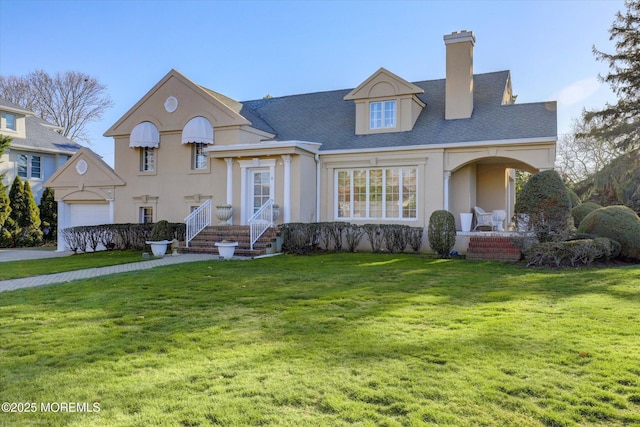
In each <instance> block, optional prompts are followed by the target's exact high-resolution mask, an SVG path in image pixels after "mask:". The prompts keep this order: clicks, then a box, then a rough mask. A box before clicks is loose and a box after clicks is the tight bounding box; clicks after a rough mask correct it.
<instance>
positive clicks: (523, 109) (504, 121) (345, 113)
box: [240, 71, 557, 151]
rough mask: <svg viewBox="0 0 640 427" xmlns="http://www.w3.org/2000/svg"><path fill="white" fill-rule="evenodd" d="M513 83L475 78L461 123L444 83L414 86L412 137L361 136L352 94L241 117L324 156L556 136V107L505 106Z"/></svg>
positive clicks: (297, 99)
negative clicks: (416, 103) (314, 146)
mask: <svg viewBox="0 0 640 427" xmlns="http://www.w3.org/2000/svg"><path fill="white" fill-rule="evenodd" d="M508 79H509V72H508V71H500V72H495V73H486V74H476V75H474V110H473V114H472V116H471V118H469V119H458V120H445V119H444V111H445V108H444V100H445V80H444V79H441V80H427V81H421V82H414V84H415V85H417V86H418V87H420V88H422V89H424V94H422V95H420V99H421V100H422V101H423V102H425V103H426V104H427V105H426V107H425V108H424V109H423V110H422V113H421V114H420V116H419V117H418V120H417V121H416V123H415V125H414V127H413V130H412V131H410V132H397V133H385V134H375V135H356V134H355V105H354V103H353V102H352V101H344V100H343V98H344V96H345V95H347V94H348V93H349V92H350V91H351V89H346V90H337V91H330V92H317V93H309V94H301V95H292V96H284V97H279V98H269V99H260V100H254V101H247V102H243V109H242V111H241V112H240V114H242V115H243V116H244V117H245V118H247V119H248V120H250V121H251V122H252V124H253V126H254V127H256V128H258V129H261V130H264V131H267V132H271V133H275V134H276V139H278V140H280V141H287V140H302V141H313V142H320V143H322V147H321V150H323V151H325V150H339V149H355V148H383V147H402V146H414V145H429V144H455V143H463V142H472V141H492V140H505V139H522V138H549V137H556V136H557V116H556V103H555V102H538V103H530V104H512V105H501V103H502V96H503V94H504V90H505V87H506V85H507V82H508Z"/></svg>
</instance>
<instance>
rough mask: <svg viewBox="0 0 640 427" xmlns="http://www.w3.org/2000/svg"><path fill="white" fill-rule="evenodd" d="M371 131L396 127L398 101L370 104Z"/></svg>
mask: <svg viewBox="0 0 640 427" xmlns="http://www.w3.org/2000/svg"><path fill="white" fill-rule="evenodd" d="M369 127H370V128H371V129H382V128H394V127H396V101H378V102H371V103H370V104H369Z"/></svg>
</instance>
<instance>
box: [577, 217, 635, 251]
mask: <svg viewBox="0 0 640 427" xmlns="http://www.w3.org/2000/svg"><path fill="white" fill-rule="evenodd" d="M578 233H585V234H590V235H593V236H598V237H608V238H609V239H612V240H615V241H617V242H619V243H620V245H621V255H622V256H623V257H626V258H630V259H635V260H640V218H638V215H637V214H636V213H635V212H634V211H633V210H631V209H630V208H628V207H626V206H607V207H605V208H601V209H597V210H595V211H593V212H591V213H590V214H588V215H587V216H586V217H585V218H584V219H583V220H582V222H581V223H580V226H579V227H578Z"/></svg>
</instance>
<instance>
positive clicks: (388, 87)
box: [344, 67, 424, 101]
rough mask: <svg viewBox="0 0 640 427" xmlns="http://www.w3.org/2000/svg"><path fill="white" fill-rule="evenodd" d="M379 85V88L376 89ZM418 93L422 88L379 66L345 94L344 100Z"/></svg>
mask: <svg viewBox="0 0 640 427" xmlns="http://www.w3.org/2000/svg"><path fill="white" fill-rule="evenodd" d="M381 86H382V87H381ZM379 87H381V88H380V89H378V90H377V91H376V89H377V88H379ZM375 92H380V93H375ZM419 93H424V90H423V89H422V88H420V87H418V86H416V85H414V84H411V83H409V82H408V81H406V80H405V79H403V78H402V77H400V76H398V75H396V74H393V73H392V72H391V71H389V70H387V69H385V68H384V67H381V68H380V69H378V71H376V72H375V73H373V74H372V75H371V76H370V77H369V78H368V79H367V80H365V81H364V82H362V83H361V84H360V85H359V86H358V87H357V88H355V89H353V90H352V91H351V92H349V93H348V94H347V96H345V97H344V100H345V101H353V100H356V99H366V98H372V97H374V96H397V95H413V94H419Z"/></svg>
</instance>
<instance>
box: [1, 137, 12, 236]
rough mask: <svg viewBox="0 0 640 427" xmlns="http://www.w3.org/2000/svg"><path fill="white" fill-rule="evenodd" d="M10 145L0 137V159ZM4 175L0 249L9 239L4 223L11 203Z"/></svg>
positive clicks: (2, 179)
mask: <svg viewBox="0 0 640 427" xmlns="http://www.w3.org/2000/svg"><path fill="white" fill-rule="evenodd" d="M9 144H11V138H9V137H7V136H3V135H0V157H2V155H3V154H4V152H5V150H6V149H7V147H9ZM4 177H5V174H0V247H1V246H4V245H3V243H4V242H7V241H9V240H10V239H11V233H9V231H8V230H6V229H5V223H6V221H7V220H8V219H9V215H10V214H11V201H10V199H9V195H8V194H7V187H6V186H5V185H4Z"/></svg>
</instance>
